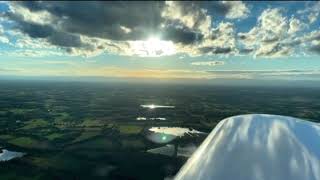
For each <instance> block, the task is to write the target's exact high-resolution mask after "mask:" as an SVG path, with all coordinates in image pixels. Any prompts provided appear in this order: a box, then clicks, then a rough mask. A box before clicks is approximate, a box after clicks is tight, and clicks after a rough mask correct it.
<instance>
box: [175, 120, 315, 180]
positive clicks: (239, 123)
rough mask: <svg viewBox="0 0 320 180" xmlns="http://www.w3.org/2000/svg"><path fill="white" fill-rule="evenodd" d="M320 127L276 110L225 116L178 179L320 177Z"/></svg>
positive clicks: (238, 179) (181, 171)
mask: <svg viewBox="0 0 320 180" xmlns="http://www.w3.org/2000/svg"><path fill="white" fill-rule="evenodd" d="M319 147H320V127H319V125H318V124H316V123H312V122H307V121H303V120H299V119H296V118H292V117H285V116H275V115H261V114H254V115H242V116H235V117H230V118H227V119H225V120H223V121H221V122H220V123H219V124H218V125H217V127H216V128H215V129H214V130H213V131H212V132H211V133H210V134H209V136H208V137H207V138H206V140H205V141H204V142H203V143H202V144H201V146H200V147H199V148H198V149H197V150H196V152H195V153H194V154H193V155H192V156H191V157H190V159H189V160H188V161H187V163H186V164H185V165H184V166H183V167H182V169H181V170H180V171H179V173H178V174H177V175H176V177H175V180H182V179H183V180H199V179H201V180H209V179H237V180H264V179H272V180H283V179H290V180H301V179H304V180H319V179H320V151H319Z"/></svg>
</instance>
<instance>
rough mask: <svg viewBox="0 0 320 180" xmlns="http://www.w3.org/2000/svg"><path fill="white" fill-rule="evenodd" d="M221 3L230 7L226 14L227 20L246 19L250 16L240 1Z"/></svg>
mask: <svg viewBox="0 0 320 180" xmlns="http://www.w3.org/2000/svg"><path fill="white" fill-rule="evenodd" d="M222 3H223V4H226V5H228V6H230V7H231V9H230V11H229V12H228V13H227V14H226V17H227V18H229V19H236V18H246V17H248V16H249V14H250V10H249V9H248V7H247V6H246V5H245V3H244V2H242V1H223V2H222Z"/></svg>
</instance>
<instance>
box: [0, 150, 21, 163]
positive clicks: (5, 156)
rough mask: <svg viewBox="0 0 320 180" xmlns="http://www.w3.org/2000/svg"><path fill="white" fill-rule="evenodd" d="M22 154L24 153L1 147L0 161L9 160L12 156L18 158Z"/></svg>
mask: <svg viewBox="0 0 320 180" xmlns="http://www.w3.org/2000/svg"><path fill="white" fill-rule="evenodd" d="M24 155H25V153H21V152H14V151H8V150H6V149H3V150H2V152H1V153H0V161H9V160H11V159H14V158H20V157H22V156H24Z"/></svg>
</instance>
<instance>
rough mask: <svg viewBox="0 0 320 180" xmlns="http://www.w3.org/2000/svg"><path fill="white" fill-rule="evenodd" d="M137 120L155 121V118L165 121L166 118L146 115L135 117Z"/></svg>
mask: <svg viewBox="0 0 320 180" xmlns="http://www.w3.org/2000/svg"><path fill="white" fill-rule="evenodd" d="M136 120H137V121H146V120H151V121H155V120H159V121H165V120H167V118H164V117H155V118H146V117H140V116H139V117H137V118H136Z"/></svg>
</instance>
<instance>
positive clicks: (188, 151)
mask: <svg viewBox="0 0 320 180" xmlns="http://www.w3.org/2000/svg"><path fill="white" fill-rule="evenodd" d="M196 149H197V146H195V145H194V144H189V145H186V146H181V145H179V146H177V145H173V144H167V145H165V146H162V147H159V148H154V149H149V150H147V152H149V153H153V154H161V155H165V156H183V157H190V156H191V155H192V153H193V152H194V151H196Z"/></svg>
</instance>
